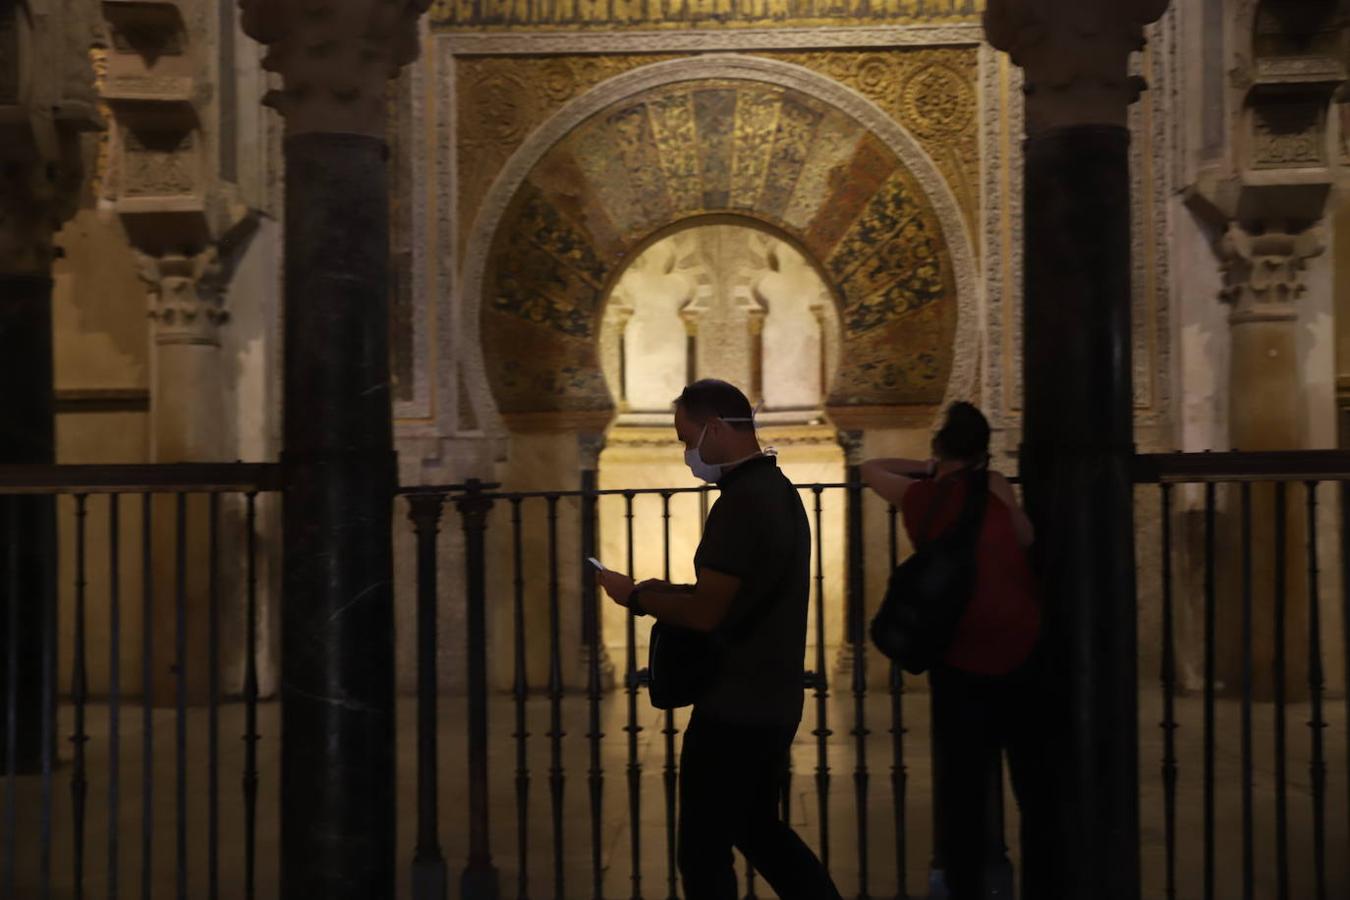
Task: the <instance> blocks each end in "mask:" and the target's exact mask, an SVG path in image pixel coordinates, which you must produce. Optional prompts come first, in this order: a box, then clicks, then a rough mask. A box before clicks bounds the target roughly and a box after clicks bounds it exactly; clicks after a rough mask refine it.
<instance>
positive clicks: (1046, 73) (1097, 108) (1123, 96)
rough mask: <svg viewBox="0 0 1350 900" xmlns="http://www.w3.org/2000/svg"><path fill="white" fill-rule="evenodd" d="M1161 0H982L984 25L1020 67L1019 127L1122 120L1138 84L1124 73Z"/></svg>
mask: <svg viewBox="0 0 1350 900" xmlns="http://www.w3.org/2000/svg"><path fill="white" fill-rule="evenodd" d="M1166 8H1167V0H989V5H988V6H987V7H986V8H985V12H984V30H985V35H986V36H987V37H988V39H989V43H991V44H993V45H994V46H995V47H997V48H998V49H999V50H1004V51H1006V52H1007V53H1008V54H1009V55H1010V56H1011V57H1012V61H1013V62H1014V63H1015V64H1016V65H1018V66H1021V67H1022V69H1023V70H1024V71H1025V84H1026V86H1025V88H1024V90H1025V92H1026V123H1027V133H1028V134H1029V135H1034V134H1037V133H1040V132H1044V131H1046V130H1049V129H1052V128H1060V127H1065V126H1072V125H1119V126H1122V127H1123V126H1124V125H1125V124H1126V109H1127V107H1129V105H1130V104H1131V103H1133V102H1134V101H1135V100H1136V99H1138V97H1139V92H1140V91H1141V90H1143V88H1144V87H1145V86H1146V85H1145V82H1144V81H1143V79H1142V78H1139V77H1135V76H1131V75H1130V74H1129V59H1130V54H1131V53H1133V52H1134V51H1136V50H1139V49H1141V48H1143V46H1144V26H1145V25H1148V24H1149V23H1150V22H1154V21H1156V20H1157V19H1158V18H1159V17H1160V16H1161V15H1162V14H1163V11H1164V10H1166Z"/></svg>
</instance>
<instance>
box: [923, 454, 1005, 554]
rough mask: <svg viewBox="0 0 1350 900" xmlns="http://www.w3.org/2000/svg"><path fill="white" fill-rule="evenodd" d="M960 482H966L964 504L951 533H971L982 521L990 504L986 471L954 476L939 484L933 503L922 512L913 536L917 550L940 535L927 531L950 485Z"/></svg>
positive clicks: (983, 468)
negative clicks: (915, 537) (921, 519)
mask: <svg viewBox="0 0 1350 900" xmlns="http://www.w3.org/2000/svg"><path fill="white" fill-rule="evenodd" d="M960 478H964V479H965V481H966V497H965V502H964V503H962V504H961V512H960V514H959V515H958V516H957V519H956V522H955V524H954V525H952V528H951V530H952V532H953V533H959V534H966V533H969V532H972V531H974V530H976V529H977V528H978V526H979V524H980V523H982V522H983V521H984V511H985V509H986V508H987V507H988V503H989V469H988V467H987V466H977V467H975V468H970V469H962V470H960V471H958V472H953V473H952V474H951V475H948V476H947V477H946V478H943V479H939V481H938V489H937V493H936V494H934V496H933V499H932V501H931V502H930V503H929V504H928V509H927V510H925V511H924V516H923V521H922V522H921V523H920V524H919V527H918V529H917V530H916V531H915V532H914V533H915V535H916V536H917V537H918V540H916V541H915V544H916V547H918V546H922V545H924V544H927V543H930V542H931V541H934V540H936V539H937V538H938V537H939V535H930V534H929V530H930V528H931V526H932V524H933V522H934V520H935V519H936V518H937V513H938V511H939V510H940V509H942V504H943V503H944V501H945V500H946V499H947V496H948V494H950V493H951V489H952V485H953V484H955V483H956V481H957V479H960Z"/></svg>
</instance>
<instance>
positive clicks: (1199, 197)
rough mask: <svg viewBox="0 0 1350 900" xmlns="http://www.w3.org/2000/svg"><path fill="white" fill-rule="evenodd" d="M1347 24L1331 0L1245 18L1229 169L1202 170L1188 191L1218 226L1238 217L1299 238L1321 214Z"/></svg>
mask: <svg viewBox="0 0 1350 900" xmlns="http://www.w3.org/2000/svg"><path fill="white" fill-rule="evenodd" d="M1319 10H1320V12H1319ZM1310 13H1318V14H1319V15H1322V16H1323V17H1324V18H1318V17H1317V16H1311V15H1310ZM1344 25H1345V22H1344V13H1343V11H1340V10H1338V9H1336V6H1335V5H1334V4H1328V5H1327V6H1326V7H1325V8H1315V7H1310V6H1308V5H1307V4H1290V5H1287V6H1286V5H1282V4H1278V3H1272V2H1264V3H1259V4H1256V5H1255V7H1254V8H1253V9H1252V10H1251V15H1249V16H1240V17H1239V28H1245V29H1248V30H1249V34H1248V35H1247V39H1248V40H1249V43H1247V44H1246V45H1245V47H1246V49H1243V50H1239V51H1238V52H1236V53H1234V60H1235V64H1234V66H1233V67H1232V68H1231V69H1230V71H1229V83H1230V87H1231V89H1232V91H1233V99H1234V102H1235V104H1236V105H1237V107H1238V108H1239V109H1240V115H1239V116H1238V117H1237V119H1236V123H1235V126H1234V133H1233V135H1232V142H1233V149H1234V152H1233V154H1232V156H1233V163H1232V167H1231V168H1227V169H1223V168H1211V169H1207V170H1205V171H1202V172H1201V173H1200V175H1199V176H1198V177H1197V179H1196V181H1195V183H1194V184H1193V185H1191V186H1190V187H1189V188H1188V189H1187V191H1186V199H1187V202H1188V203H1189V205H1190V206H1191V208H1192V209H1193V210H1195V211H1196V212H1197V214H1199V215H1200V216H1201V217H1202V218H1204V219H1206V220H1208V221H1210V222H1211V223H1212V224H1213V225H1214V227H1215V228H1216V229H1217V230H1218V231H1219V232H1224V231H1225V230H1226V229H1227V227H1228V223H1230V222H1237V223H1239V224H1241V225H1242V226H1243V227H1244V228H1246V229H1247V230H1248V231H1251V232H1255V233H1261V232H1266V231H1270V232H1281V233H1290V234H1293V233H1299V232H1302V231H1304V230H1306V229H1307V228H1309V227H1310V226H1312V225H1313V224H1314V223H1316V222H1317V221H1318V220H1320V219H1321V218H1322V215H1323V212H1324V210H1325V208H1326V203H1327V198H1328V197H1329V195H1330V192H1331V187H1332V184H1333V183H1334V181H1335V177H1336V175H1335V167H1336V165H1337V164H1338V162H1339V158H1340V155H1341V150H1340V149H1339V146H1338V145H1339V143H1340V142H1339V140H1338V130H1339V129H1338V127H1337V125H1338V123H1337V121H1336V120H1335V119H1333V118H1332V117H1331V115H1330V113H1331V103H1332V100H1333V99H1334V98H1335V97H1336V95H1337V94H1338V93H1340V92H1341V91H1342V90H1343V87H1344V85H1345V83H1346V74H1347V66H1346V58H1345V53H1344V46H1345V42H1344Z"/></svg>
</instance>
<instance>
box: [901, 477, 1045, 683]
mask: <svg viewBox="0 0 1350 900" xmlns="http://www.w3.org/2000/svg"><path fill="white" fill-rule="evenodd" d="M939 489H940V488H939V481H938V479H929V480H923V481H917V482H915V483H914V484H912V485H910V486H909V490H907V491H905V496H904V499H903V500H902V501H901V504H900V512H901V513H902V514H903V515H904V519H905V530H906V531H907V532H908V533H909V538H910V541H911V542H914V541H915V538H916V535H915V530H916V529H918V528H920V527H924V526H925V523H927V525H926V529H927V531H926V534H925V535H923V537H925V538H931V537H933V536H935V535H939V534H941V533H942V532H943V531H944V530H945V529H947V528H950V527H951V526H952V525H953V524H954V523H955V521H956V518H957V516H959V515H960V513H961V507H962V505H963V504H964V503H965V497H966V481H965V479H960V480H959V481H957V482H956V483H954V484H952V485H951V486H950V487H949V488H946V489H944V490H942V494H943V496H942V497H941V503H942V507H941V508H939V509H937V510H935V511H934V512H933V515H932V519H931V520H929V519H928V514H929V507H930V505H931V504H932V503H933V502H934V501H935V500H938V499H939V497H938V494H939ZM975 552H976V571H975V593H974V594H973V595H972V596H971V598H970V604H969V605H968V606H967V607H966V611H965V614H964V615H963V616H962V617H961V621H960V622H959V623H958V624H957V626H956V636H955V638H953V640H952V645H951V647H950V648H949V649H948V651H947V655H946V657H944V662H946V663H947V665H949V666H952V667H953V668H957V669H961V670H963V671H966V672H973V673H976V674H979V675H1006V674H1007V673H1009V672H1011V671H1012V670H1014V669H1016V668H1017V667H1018V666H1020V665H1021V664H1022V663H1024V662H1026V660H1027V657H1029V656H1030V655H1031V650H1032V648H1033V647H1034V646H1035V644H1036V638H1037V636H1038V635H1039V633H1040V626H1041V614H1040V608H1039V605H1038V603H1037V601H1036V590H1035V580H1034V579H1033V577H1032V574H1031V564H1030V563H1029V562H1028V560H1027V554H1026V550H1025V549H1024V548H1023V547H1022V545H1021V544H1019V543H1018V542H1017V533H1016V531H1015V530H1014V529H1013V518H1012V510H1010V509H1009V508H1008V506H1007V504H1005V503H1004V502H1003V501H1002V500H1001V499H999V497H998V496H997V495H996V494H994V493H993V492H992V491H991V492H990V494H989V504H988V507H987V509H986V512H985V516H984V524H983V526H982V527H981V529H980V536H979V541H978V544H977V546H976V551H975Z"/></svg>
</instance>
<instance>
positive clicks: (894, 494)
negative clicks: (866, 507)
mask: <svg viewBox="0 0 1350 900" xmlns="http://www.w3.org/2000/svg"><path fill="white" fill-rule="evenodd" d="M860 469H861V474H862V480H863V483H864V484H866V485H867V486H868V487H870V488H871V489H872V490H873V491H876V493H877V495H878V496H880V497H881V498H882V499H883V500H885V501H887V502H888V503H890V504H891V505H892V506H899V505H900V501H901V500H902V499H904V496H905V492H906V491H908V490H909V486H910V485H911V484H913V483H914V481H915V480H916V479H917V478H919V477H922V476H924V475H931V474H932V473H933V461H932V460H930V459H922V460H920V459H869V460H867V461H866V462H864V463H863V464H862V466H861V467H860Z"/></svg>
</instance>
